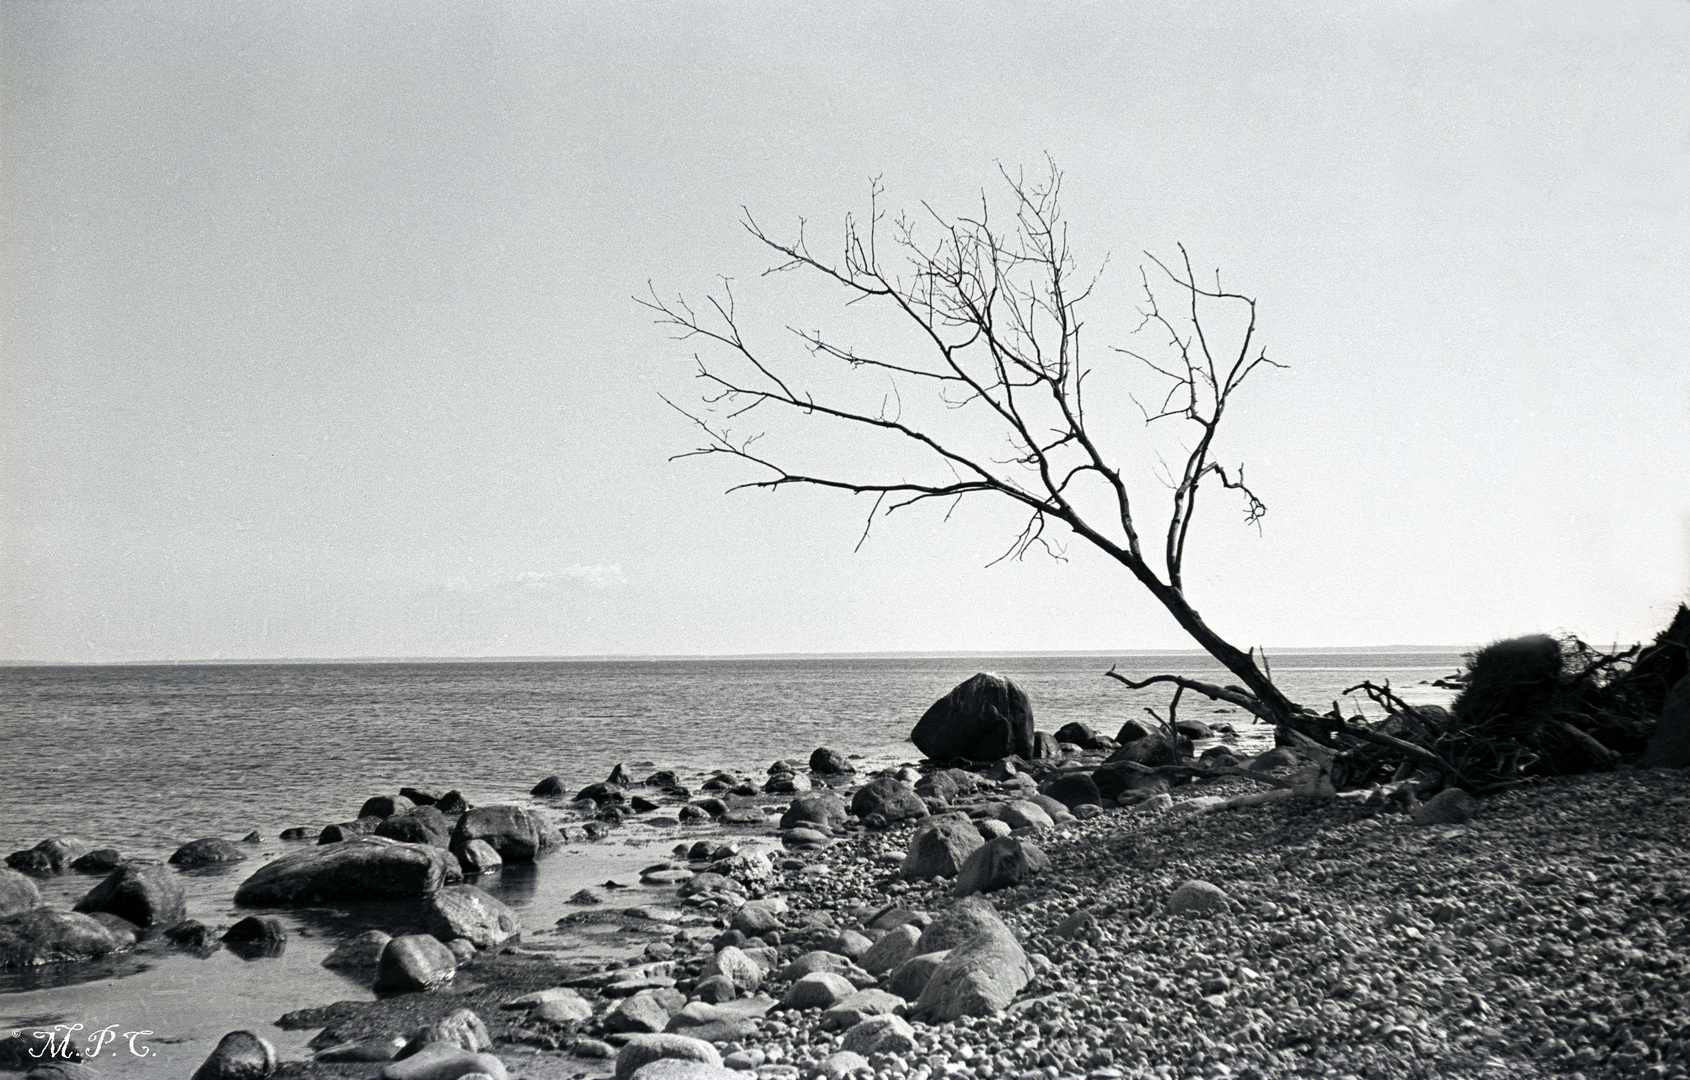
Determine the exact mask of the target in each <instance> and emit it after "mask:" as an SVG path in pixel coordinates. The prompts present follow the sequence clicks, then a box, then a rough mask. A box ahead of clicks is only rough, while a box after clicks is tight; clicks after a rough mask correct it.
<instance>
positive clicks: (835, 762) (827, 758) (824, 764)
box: [810, 746, 857, 776]
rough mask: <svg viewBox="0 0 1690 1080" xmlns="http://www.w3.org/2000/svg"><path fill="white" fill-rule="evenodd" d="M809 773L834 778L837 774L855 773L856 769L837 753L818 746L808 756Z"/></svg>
mask: <svg viewBox="0 0 1690 1080" xmlns="http://www.w3.org/2000/svg"><path fill="white" fill-rule="evenodd" d="M810 771H811V772H813V773H819V774H820V775H822V776H835V775H837V774H839V773H850V772H856V771H857V769H856V766H854V765H852V764H851V762H850V761H849V760H847V759H846V757H845V755H844V754H841V753H840V752H839V751H837V750H829V749H828V748H827V747H825V746H818V747H816V749H815V750H814V751H813V752H812V753H811V754H810Z"/></svg>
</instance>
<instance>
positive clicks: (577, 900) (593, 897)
mask: <svg viewBox="0 0 1690 1080" xmlns="http://www.w3.org/2000/svg"><path fill="white" fill-rule="evenodd" d="M606 899H608V898H607V897H606V896H605V892H604V890H603V889H600V888H597V887H595V886H592V885H588V886H587V887H586V888H583V889H577V890H576V891H575V894H574V895H573V896H571V897H570V898H569V902H570V903H571V904H582V905H587V904H602V903H604V902H605V900H606Z"/></svg>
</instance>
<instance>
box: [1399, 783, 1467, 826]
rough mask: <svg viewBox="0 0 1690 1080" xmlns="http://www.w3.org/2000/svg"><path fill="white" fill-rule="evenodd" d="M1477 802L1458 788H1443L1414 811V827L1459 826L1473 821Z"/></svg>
mask: <svg viewBox="0 0 1690 1080" xmlns="http://www.w3.org/2000/svg"><path fill="white" fill-rule="evenodd" d="M1478 809H1479V800H1477V799H1475V798H1473V796H1471V795H1469V794H1467V793H1466V792H1465V791H1462V790H1461V789H1460V788H1445V789H1444V790H1442V791H1440V792H1438V793H1437V794H1436V795H1434V796H1432V797H1431V798H1430V799H1427V800H1426V802H1425V803H1423V804H1422V805H1420V806H1418V807H1416V808H1415V810H1414V823H1415V824H1416V825H1461V824H1464V823H1466V822H1468V821H1471V820H1472V819H1473V815H1474V814H1475V813H1477V812H1478Z"/></svg>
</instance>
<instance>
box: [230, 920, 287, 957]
mask: <svg viewBox="0 0 1690 1080" xmlns="http://www.w3.org/2000/svg"><path fill="white" fill-rule="evenodd" d="M223 944H224V945H226V946H228V947H229V951H230V952H233V953H238V954H240V955H241V956H247V957H256V956H280V955H281V954H282V950H283V949H285V948H287V944H288V928H287V927H286V926H285V925H283V923H282V920H280V919H278V918H276V916H274V915H248V916H247V917H246V918H244V919H242V920H241V921H240V922H238V923H236V924H235V925H233V926H231V927H229V931H228V933H226V934H224V935H223Z"/></svg>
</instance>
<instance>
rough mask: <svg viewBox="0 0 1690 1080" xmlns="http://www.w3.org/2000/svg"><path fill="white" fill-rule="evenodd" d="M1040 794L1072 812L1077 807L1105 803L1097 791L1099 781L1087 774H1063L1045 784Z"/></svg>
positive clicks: (1040, 789)
mask: <svg viewBox="0 0 1690 1080" xmlns="http://www.w3.org/2000/svg"><path fill="white" fill-rule="evenodd" d="M1039 792H1040V794H1043V795H1049V796H1050V797H1051V798H1053V799H1055V800H1056V801H1057V802H1059V803H1061V804H1062V805H1063V806H1066V807H1067V808H1068V809H1070V810H1072V809H1074V807H1076V806H1085V805H1087V804H1091V805H1094V806H1095V805H1101V804H1102V802H1103V795H1102V793H1101V792H1099V791H1098V790H1097V781H1095V780H1093V779H1092V778H1091V774H1090V773H1086V772H1078V771H1076V772H1065V773H1062V774H1060V775H1058V776H1055V777H1053V778H1052V779H1051V780H1049V781H1048V782H1047V783H1045V785H1044V786H1043V787H1041V788H1039Z"/></svg>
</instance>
